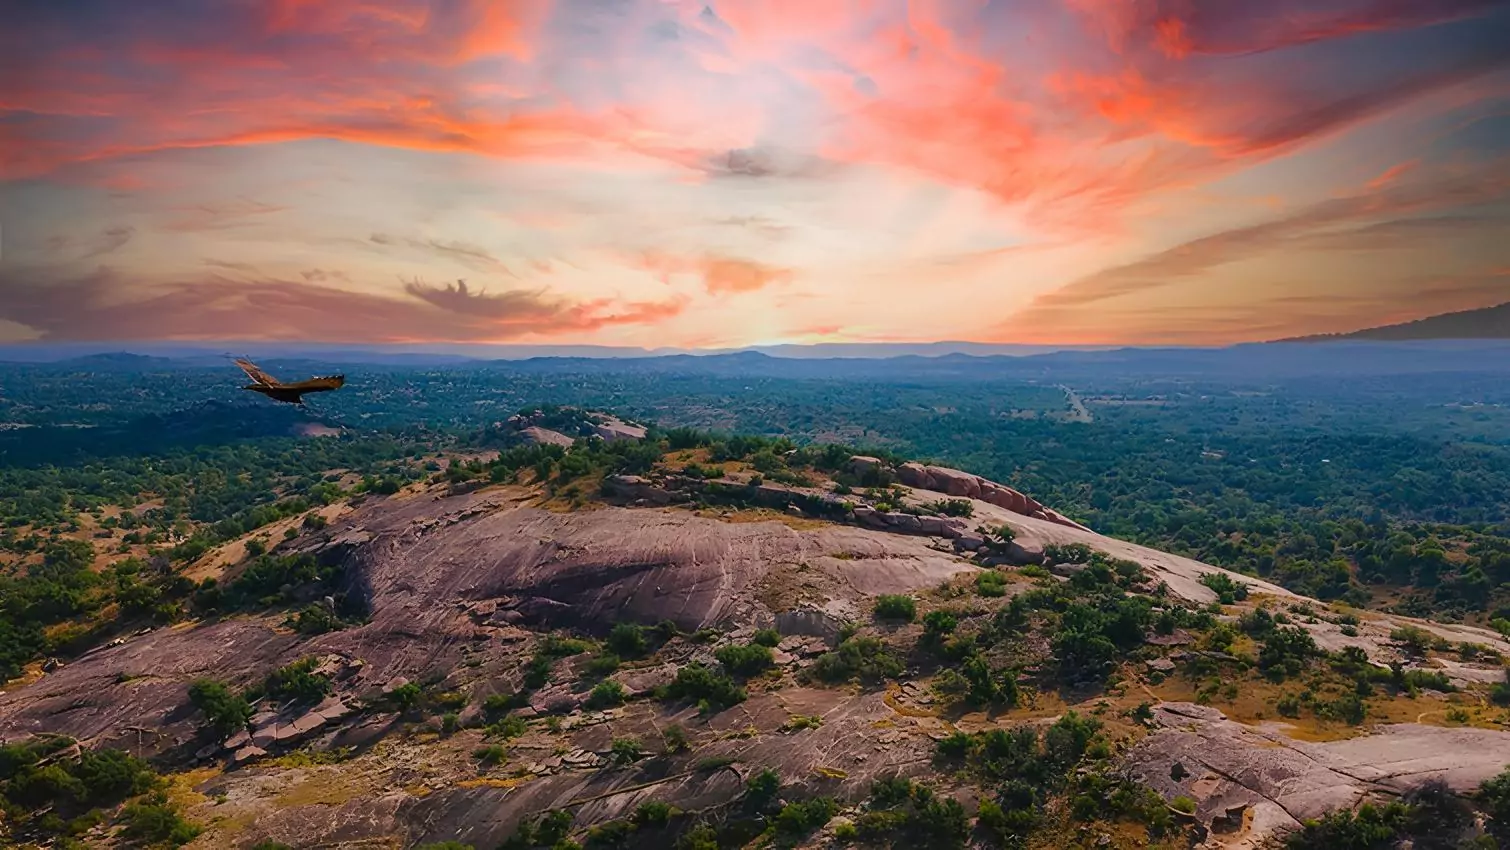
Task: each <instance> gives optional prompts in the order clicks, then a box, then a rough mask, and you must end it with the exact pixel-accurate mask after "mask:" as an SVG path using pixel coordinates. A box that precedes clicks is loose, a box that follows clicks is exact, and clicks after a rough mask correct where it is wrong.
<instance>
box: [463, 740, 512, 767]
mask: <svg viewBox="0 0 1510 850" xmlns="http://www.w3.org/2000/svg"><path fill="white" fill-rule="evenodd" d="M508 756H509V751H508V749H507V748H506V747H504V746H503V745H502V744H489V745H487V746H486V747H478V748H477V749H475V750H473V751H472V758H474V759H477V761H478V763H479V764H481V765H482V766H484V767H486V766H488V765H494V764H502V763H503V762H504V761H505V760H506V759H507V758H508Z"/></svg>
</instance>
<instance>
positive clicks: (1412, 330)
mask: <svg viewBox="0 0 1510 850" xmlns="http://www.w3.org/2000/svg"><path fill="white" fill-rule="evenodd" d="M1342 339H1357V340H1376V341H1383V342H1404V341H1408V340H1421V339H1510V302H1506V303H1504V304H1501V305H1499V306H1497V307H1483V308H1481V309H1478V310H1463V311H1461V312H1457V313H1443V314H1442V315H1440V316H1430V317H1428V318H1425V319H1417V320H1416V321H1414V322H1402V323H1400V324H1398V325H1385V326H1384V327H1379V328H1368V329H1366V330H1361V331H1355V332H1353V333H1348V334H1320V335H1317V336H1307V337H1300V338H1298V339H1288V340H1281V342H1330V341H1332V340H1342Z"/></svg>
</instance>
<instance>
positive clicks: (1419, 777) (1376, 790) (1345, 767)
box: [1128, 703, 1510, 846]
mask: <svg viewBox="0 0 1510 850" xmlns="http://www.w3.org/2000/svg"><path fill="white" fill-rule="evenodd" d="M1154 722H1155V724H1156V725H1157V726H1159V727H1160V728H1159V731H1157V732H1155V733H1153V734H1152V735H1149V736H1148V737H1147V738H1145V739H1143V741H1141V742H1139V744H1138V746H1137V747H1135V748H1134V749H1133V750H1132V752H1130V753H1129V755H1128V766H1129V768H1130V769H1131V771H1132V773H1133V775H1134V776H1136V777H1137V778H1138V779H1140V780H1141V781H1143V782H1146V783H1147V784H1148V785H1149V786H1151V787H1152V788H1153V789H1154V790H1156V791H1158V792H1159V793H1160V794H1162V795H1163V796H1164V797H1165V798H1166V799H1172V798H1174V797H1176V796H1188V797H1191V798H1193V799H1194V800H1195V801H1196V805H1197V809H1196V816H1197V818H1198V819H1200V820H1201V821H1202V823H1207V824H1209V823H1210V822H1211V820H1212V819H1215V818H1222V817H1224V816H1226V815H1227V813H1228V811H1229V810H1231V809H1235V808H1240V807H1247V808H1248V809H1250V810H1251V821H1250V822H1249V825H1248V827H1247V829H1248V833H1247V834H1245V835H1242V836H1240V837H1241V838H1242V839H1243V840H1244V841H1245V842H1255V843H1256V842H1261V841H1262V840H1263V839H1264V838H1265V837H1267V836H1268V835H1270V834H1272V833H1273V832H1275V831H1279V830H1287V829H1294V828H1296V827H1298V826H1299V825H1300V822H1302V821H1304V820H1306V819H1308V818H1315V817H1320V816H1321V815H1324V814H1326V813H1327V812H1329V811H1331V810H1333V809H1337V808H1349V807H1352V806H1354V805H1356V804H1357V803H1358V802H1359V801H1360V800H1362V799H1364V798H1365V797H1368V796H1370V795H1376V794H1382V795H1384V796H1393V795H1395V794H1398V793H1399V792H1402V791H1405V790H1408V789H1410V788H1412V787H1415V786H1417V785H1419V784H1421V783H1422V782H1424V781H1426V780H1427V779H1434V778H1440V779H1442V780H1444V781H1446V782H1447V784H1448V786H1449V787H1451V788H1452V789H1453V790H1454V791H1458V792H1460V793H1466V792H1468V791H1471V790H1473V789H1475V788H1477V787H1478V786H1479V784H1480V783H1482V782H1483V781H1484V780H1485V779H1488V778H1489V777H1491V776H1494V775H1495V774H1497V773H1499V772H1500V771H1501V770H1503V769H1504V768H1505V766H1506V765H1507V764H1510V733H1506V732H1499V731H1494V730H1487V729H1469V728H1462V729H1444V728H1439V727H1434V726H1422V725H1419V724H1413V723H1412V724H1397V725H1390V726H1382V727H1378V728H1377V729H1375V730H1374V731H1373V732H1372V734H1369V735H1365V736H1362V737H1358V738H1350V739H1348V740H1344V741H1330V742H1324V743H1311V742H1305V741H1297V740H1294V739H1291V738H1289V737H1287V736H1286V735H1285V734H1284V733H1283V732H1282V731H1281V730H1280V727H1279V726H1277V725H1270V726H1264V727H1252V726H1245V725H1243V724H1240V723H1235V722H1233V721H1231V720H1228V719H1227V718H1226V716H1225V715H1223V714H1222V713H1221V712H1220V711H1218V710H1216V709H1214V708H1211V707H1209V706H1198V705H1192V704H1190V703H1164V704H1161V705H1158V706H1156V707H1155V708H1154ZM1248 846H1252V845H1248Z"/></svg>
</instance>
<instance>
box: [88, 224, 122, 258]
mask: <svg viewBox="0 0 1510 850" xmlns="http://www.w3.org/2000/svg"><path fill="white" fill-rule="evenodd" d="M134 235H136V228H134V227H111V228H107V229H106V230H104V231H101V233H100V235H99V236H97V237H95V238H94V239H93V240H92V241H91V242H90V244H89V247H87V248H86V249H85V251H84V253H83V254H82V255H80V257H79V259H81V260H88V259H92V258H94V257H101V256H104V255H105V254H108V253H110V252H111V251H114V250H116V249H117V248H120V247H122V246H124V245H125V244H126V243H127V242H130V241H131V237H132V236H134Z"/></svg>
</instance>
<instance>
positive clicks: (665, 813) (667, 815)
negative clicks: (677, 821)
mask: <svg viewBox="0 0 1510 850" xmlns="http://www.w3.org/2000/svg"><path fill="white" fill-rule="evenodd" d="M677 814H678V812H677V810H676V809H675V808H674V807H672V806H671V805H670V804H669V803H663V802H661V801H659V800H646V801H645V802H643V803H641V804H640V805H639V806H638V807H637V808H636V809H635V810H634V814H633V815H630V817H629V820H630V822H631V823H633V824H634V825H635V826H639V827H649V828H658V827H663V826H665V825H666V824H667V823H669V822H670V821H671V819H672V818H673V817H675V816H676V815H677Z"/></svg>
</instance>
